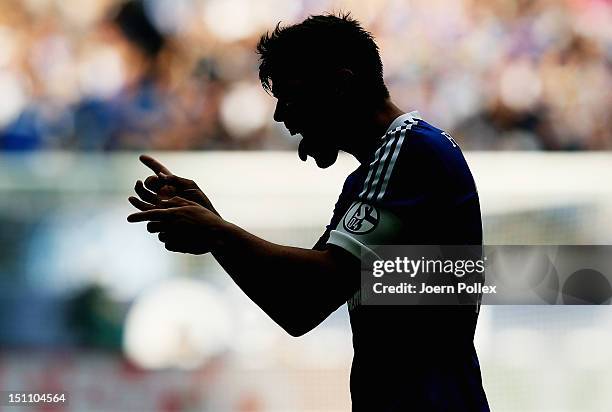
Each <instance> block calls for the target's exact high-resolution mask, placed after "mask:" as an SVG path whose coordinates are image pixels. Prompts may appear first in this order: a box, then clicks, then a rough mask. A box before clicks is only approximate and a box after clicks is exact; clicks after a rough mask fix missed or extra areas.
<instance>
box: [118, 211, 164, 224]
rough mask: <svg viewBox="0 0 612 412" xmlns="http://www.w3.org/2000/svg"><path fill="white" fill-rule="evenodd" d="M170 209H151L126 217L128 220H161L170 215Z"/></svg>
mask: <svg viewBox="0 0 612 412" xmlns="http://www.w3.org/2000/svg"><path fill="white" fill-rule="evenodd" d="M171 214H172V212H171V210H170V209H151V210H145V211H144V212H137V213H132V214H131V215H129V216H128V217H127V220H128V222H131V223H135V222H145V221H147V220H154V221H162V220H167V219H168V218H169V217H170V216H171Z"/></svg>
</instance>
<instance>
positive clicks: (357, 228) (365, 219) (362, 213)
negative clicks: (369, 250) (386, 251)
mask: <svg viewBox="0 0 612 412" xmlns="http://www.w3.org/2000/svg"><path fill="white" fill-rule="evenodd" d="M343 225H344V229H346V231H347V232H350V233H355V234H358V235H363V234H365V233H368V232H371V231H372V230H373V229H374V228H375V227H376V225H378V210H376V208H375V207H374V206H372V205H369V204H367V203H363V202H355V203H353V205H352V206H351V207H350V209H349V210H348V211H347V212H346V214H345V215H344V220H343Z"/></svg>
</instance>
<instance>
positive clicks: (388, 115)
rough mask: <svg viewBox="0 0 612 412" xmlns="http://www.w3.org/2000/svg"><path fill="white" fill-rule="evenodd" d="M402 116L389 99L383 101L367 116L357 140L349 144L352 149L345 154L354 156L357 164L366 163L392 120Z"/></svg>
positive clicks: (400, 111)
mask: <svg viewBox="0 0 612 412" xmlns="http://www.w3.org/2000/svg"><path fill="white" fill-rule="evenodd" d="M402 114H404V112H403V111H402V110H401V109H400V108H399V107H397V106H396V105H395V104H394V103H393V102H392V101H391V99H387V100H385V103H384V104H383V105H382V106H381V107H379V108H378V109H377V110H376V111H375V112H374V113H372V115H370V116H369V119H368V121H366V125H365V127H364V128H363V129H361V130H359V131H358V132H357V133H358V136H356V137H357V138H356V139H354V140H353V141H352V142H351V146H352V147H351V148H350V149H348V150H346V152H348V153H350V154H352V155H353V156H355V158H356V159H357V160H358V161H359V163H361V164H364V163H366V162H367V161H368V160H369V159H370V157H371V155H372V152H373V151H374V150H376V147H377V146H378V145H379V143H380V138H381V137H382V136H383V135H384V134H385V133H386V132H387V129H388V128H389V126H390V125H391V123H393V120H395V119H396V118H397V117H399V116H401V115H402ZM360 123H361V124H362V125H363V124H364V123H362V122H360Z"/></svg>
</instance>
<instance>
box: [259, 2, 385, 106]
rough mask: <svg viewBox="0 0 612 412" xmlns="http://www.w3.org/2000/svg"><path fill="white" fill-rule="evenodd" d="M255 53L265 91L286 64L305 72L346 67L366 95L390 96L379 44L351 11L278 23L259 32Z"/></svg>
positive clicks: (285, 67) (369, 96) (374, 96)
mask: <svg viewBox="0 0 612 412" xmlns="http://www.w3.org/2000/svg"><path fill="white" fill-rule="evenodd" d="M257 53H258V54H259V56H260V65H259V79H260V81H261V84H262V86H263V88H264V89H265V90H266V91H267V92H271V91H272V83H273V82H274V77H276V76H278V75H282V74H283V70H287V69H288V67H291V69H292V70H297V71H299V72H300V74H306V75H308V74H310V75H315V74H323V73H325V72H327V71H329V70H333V69H338V68H347V69H350V70H351V71H352V72H353V74H354V75H355V79H356V81H357V87H358V88H359V92H360V93H361V94H363V95H364V96H365V97H367V98H369V99H373V100H374V101H381V100H384V99H386V98H388V97H389V91H388V90H387V87H386V86H385V83H384V80H383V67H382V62H381V60H380V55H379V53H378V46H377V45H376V43H375V42H374V39H373V37H372V35H371V34H370V33H369V32H367V31H366V30H364V29H363V27H361V25H360V23H359V22H358V21H357V20H355V19H353V18H352V17H351V16H350V13H344V14H339V15H334V14H326V15H317V16H310V17H308V18H307V19H306V20H304V21H303V22H302V23H299V24H295V25H292V26H287V27H281V23H278V24H277V25H276V28H275V29H274V31H272V32H271V33H269V32H267V33H266V34H264V35H263V36H261V38H260V40H259V43H258V44H257ZM291 63H297V64H293V65H291V66H289V64H291Z"/></svg>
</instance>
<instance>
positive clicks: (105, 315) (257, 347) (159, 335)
mask: <svg viewBox="0 0 612 412" xmlns="http://www.w3.org/2000/svg"><path fill="white" fill-rule="evenodd" d="M331 10H350V11H352V13H353V15H354V16H355V17H357V18H358V19H360V20H361V21H362V22H363V23H364V25H365V26H366V27H368V28H369V29H370V30H371V31H372V32H373V33H374V35H375V36H376V38H377V40H378V43H379V45H380V47H381V52H382V55H383V62H384V64H385V73H386V78H387V82H388V84H389V87H390V89H391V93H392V95H393V96H394V97H395V98H396V99H397V101H398V103H399V104H400V106H401V107H402V108H404V109H406V110H411V109H418V110H419V111H420V112H421V114H422V115H423V116H424V117H425V118H426V119H428V120H431V122H432V123H434V124H437V125H438V126H440V127H442V128H445V129H446V130H448V131H450V132H451V133H452V134H453V136H454V137H455V138H456V139H457V140H458V141H459V142H460V143H461V145H462V147H463V148H464V149H465V150H467V151H468V152H467V157H468V161H469V162H470V164H471V166H472V168H473V172H474V175H475V178H476V180H477V184H478V187H479V192H480V194H481V198H482V209H483V214H484V218H485V222H484V224H485V241H486V242H487V243H488V244H611V242H612V224H611V223H610V222H612V186H611V185H610V182H611V181H612V154H610V153H609V152H605V151H604V150H606V149H610V148H611V147H612V132H611V130H612V127H611V126H612V116H611V115H610V114H611V113H610V112H611V110H612V104H611V103H612V93H610V91H611V90H612V88H611V87H610V86H611V83H612V69H611V63H612V62H611V57H612V2H610V1H606V0H571V1H569V0H567V1H562V0H558V1H555V0H534V1H510V0H505V1H502V0H495V1H479V0H457V1H432V0H429V1H420V0H419V1H395V0H368V1H360V2H358V1H348V0H347V1H328V0H284V1H280V0H278V1H275V0H258V1H256V2H255V1H247V0H174V1H165V0H150V1H145V2H144V3H129V4H127V5H125V4H124V3H122V2H118V1H115V0H89V1H86V2H85V1H78V0H24V1H12V0H1V1H0V96H2V98H1V99H0V228H1V229H0V388H2V390H19V391H24V390H28V391H46V392H48V391H65V392H67V393H68V397H69V400H70V401H69V404H68V405H67V406H66V407H65V409H64V410H69V411H83V410H108V411H111V410H112V411H117V410H142V411H153V410H158V411H193V410H202V411H214V412H217V411H228V412H229V411H240V412H246V411H250V412H256V411H257V412H259V411H274V412H277V411H279V412H280V411H283V412H284V411H343V410H347V409H348V405H349V398H348V371H349V367H350V361H351V357H352V349H351V342H350V330H349V325H348V317H347V314H346V309H345V308H341V309H340V310H339V311H337V312H336V313H335V314H334V315H332V316H331V317H330V318H329V319H328V320H327V321H326V322H325V323H324V324H323V325H322V326H321V327H319V328H318V329H317V330H315V331H313V332H311V333H310V334H308V335H306V336H305V337H303V338H301V339H293V338H290V337H288V336H285V335H284V334H283V332H281V331H280V329H279V328H278V327H276V326H275V325H274V324H273V323H272V322H271V321H270V320H269V319H267V318H266V317H265V315H264V314H263V313H262V312H261V311H260V310H259V309H258V308H257V307H255V306H254V305H252V304H251V303H250V301H248V299H247V298H245V297H244V296H243V295H242V293H241V292H240V291H239V290H238V289H237V288H236V287H235V286H234V285H233V284H232V283H231V282H230V281H228V279H227V277H226V276H225V275H224V273H222V271H221V269H220V268H219V266H218V265H217V264H216V262H215V261H214V260H213V259H212V258H210V257H209V256H206V257H190V256H182V255H176V254H171V253H168V252H166V251H165V250H164V249H163V247H161V246H160V245H159V244H158V242H157V241H156V238H155V237H153V236H151V235H149V234H148V233H146V231H145V230H144V228H143V227H141V226H139V225H129V224H128V223H127V222H126V221H125V217H126V215H127V214H128V213H129V211H130V206H129V205H128V203H127V200H126V197H127V196H128V195H129V194H130V193H131V190H132V185H133V183H134V181H135V180H136V179H137V178H142V177H144V176H145V175H146V174H148V172H147V170H146V169H145V168H144V167H143V166H141V165H139V163H138V161H137V155H138V153H140V152H142V151H146V152H147V153H153V154H156V155H157V156H159V158H160V159H161V160H162V161H165V162H166V163H167V164H168V165H169V166H170V167H171V168H172V169H173V170H174V171H175V173H177V174H180V175H184V176H188V177H190V178H193V179H194V180H196V181H198V183H200V185H201V187H203V188H205V190H206V191H207V192H208V193H209V195H210V197H211V199H212V200H213V202H214V203H215V205H217V208H218V209H219V210H220V211H221V213H222V214H223V215H224V217H226V218H227V219H229V220H231V221H233V222H236V223H239V224H241V225H243V226H245V227H246V228H247V229H249V230H252V231H254V232H255V233H257V234H259V235H262V236H264V237H266V238H267V239H270V240H273V241H278V242H284V243H290V244H293V245H298V246H304V247H309V246H311V245H312V244H314V242H315V241H316V239H317V238H318V236H319V235H320V234H321V232H322V229H323V227H324V225H325V224H326V223H327V221H328V219H329V217H330V215H331V209H332V207H333V203H334V201H335V198H336V196H337V195H338V193H339V191H340V187H341V183H342V181H343V179H344V177H345V175H346V174H347V173H348V172H349V171H351V170H352V168H354V166H355V163H354V161H353V160H351V159H349V158H348V157H341V158H340V160H339V164H338V165H337V166H336V167H334V168H332V169H330V170H326V171H321V170H318V169H316V167H315V166H314V165H313V163H311V162H309V163H308V164H304V163H301V162H298V161H297V156H296V154H295V152H294V150H292V149H295V147H296V146H297V141H296V139H295V138H292V137H291V136H289V134H288V133H287V132H286V131H285V130H284V129H283V128H282V125H277V124H275V123H274V122H273V121H272V112H273V109H274V99H273V98H272V97H270V96H267V95H266V94H265V92H264V91H263V90H262V89H261V87H260V86H259V83H258V79H257V58H256V55H255V54H254V51H253V50H254V45H255V43H256V41H257V39H258V36H259V35H260V34H261V33H262V32H263V31H265V30H268V29H270V28H272V27H274V25H275V24H276V23H277V22H278V21H279V20H282V21H283V22H287V23H292V22H297V21H299V20H301V19H303V18H304V17H306V16H307V15H309V14H313V13H320V12H321V11H331ZM284 149H289V150H285V151H282V150H284ZM594 150H599V151H597V152H594ZM570 151H571V152H570ZM279 170H280V171H282V173H279ZM256 275H260V276H264V275H265V274H254V276H256ZM477 344H478V351H479V354H480V357H481V363H482V370H483V375H484V380H485V389H486V390H487V393H488V395H489V398H490V401H491V405H492V408H493V410H495V411H521V412H524V411H609V410H611V409H612V394H611V392H610V391H609V388H610V387H612V353H611V352H610V350H609V348H610V347H612V311H610V309H609V307H608V306H605V307H601V308H600V307H561V306H559V307H552V306H551V307H542V306H538V307H499V306H498V307H484V308H483V310H482V314H481V319H480V322H479V327H478V331H477ZM407 350H409V349H407ZM382 352H384V351H382ZM382 352H381V355H382ZM0 410H4V408H3V407H0Z"/></svg>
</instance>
